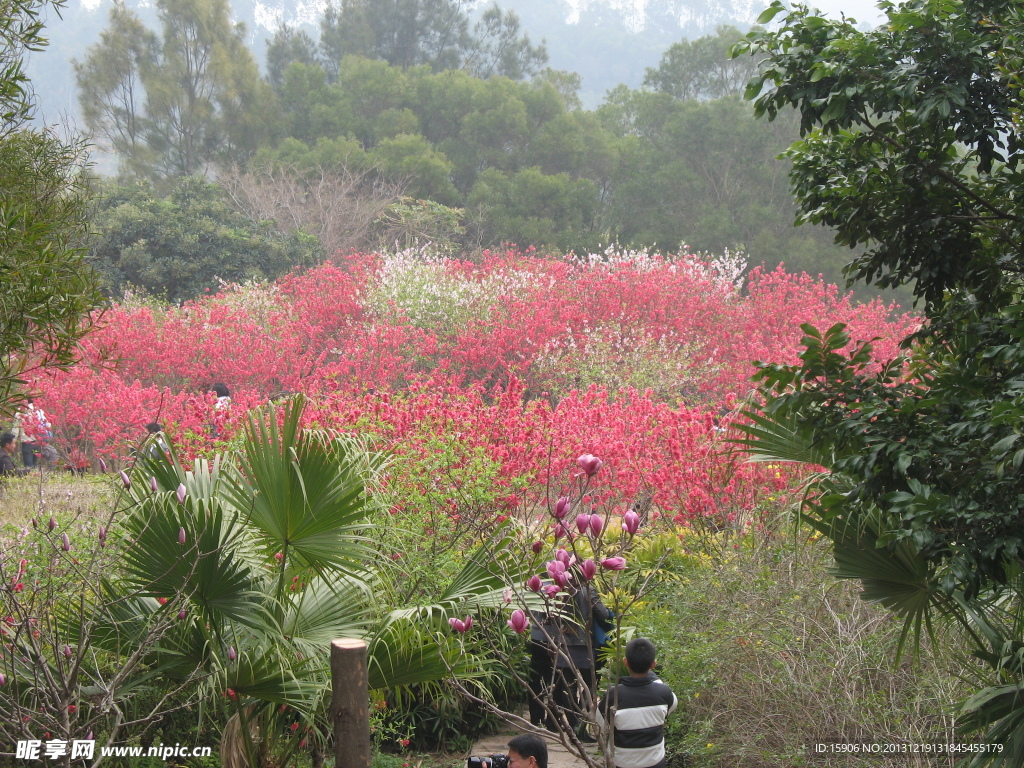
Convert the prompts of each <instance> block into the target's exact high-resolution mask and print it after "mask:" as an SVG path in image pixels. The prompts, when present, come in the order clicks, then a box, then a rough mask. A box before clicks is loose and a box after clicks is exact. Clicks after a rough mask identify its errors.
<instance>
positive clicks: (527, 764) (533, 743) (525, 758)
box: [466, 733, 548, 768]
mask: <svg viewBox="0 0 1024 768" xmlns="http://www.w3.org/2000/svg"><path fill="white" fill-rule="evenodd" d="M466 768H548V745H547V744H545V743H544V739H542V738H541V737H540V736H537V735H535V734H532V733H521V734H519V735H518V736H514V737H513V738H512V739H511V740H510V741H509V743H508V754H507V755H490V756H489V757H470V758H469V759H468V760H466Z"/></svg>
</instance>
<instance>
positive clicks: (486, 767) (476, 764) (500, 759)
mask: <svg viewBox="0 0 1024 768" xmlns="http://www.w3.org/2000/svg"><path fill="white" fill-rule="evenodd" d="M466 768H508V755H488V756H487V757H468V758H466Z"/></svg>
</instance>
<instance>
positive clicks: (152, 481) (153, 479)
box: [149, 475, 156, 493]
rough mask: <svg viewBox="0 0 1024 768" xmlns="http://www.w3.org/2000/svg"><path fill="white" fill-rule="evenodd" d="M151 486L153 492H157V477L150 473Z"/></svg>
mask: <svg viewBox="0 0 1024 768" xmlns="http://www.w3.org/2000/svg"><path fill="white" fill-rule="evenodd" d="M149 487H150V489H151V490H152V491H153V493H156V478H155V477H153V476H152V475H150V478H149Z"/></svg>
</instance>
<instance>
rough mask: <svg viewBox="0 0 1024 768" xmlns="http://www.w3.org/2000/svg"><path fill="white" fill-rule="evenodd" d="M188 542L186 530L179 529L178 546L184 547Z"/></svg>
mask: <svg viewBox="0 0 1024 768" xmlns="http://www.w3.org/2000/svg"><path fill="white" fill-rule="evenodd" d="M186 541H188V537H187V536H186V535H185V529H184V528H179V529H178V544H180V545H182V546H184V545H185V542H186Z"/></svg>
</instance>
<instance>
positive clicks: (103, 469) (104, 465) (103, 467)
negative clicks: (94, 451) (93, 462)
mask: <svg viewBox="0 0 1024 768" xmlns="http://www.w3.org/2000/svg"><path fill="white" fill-rule="evenodd" d="M106 471H107V462H105V461H104V460H103V459H100V472H106Z"/></svg>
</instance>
